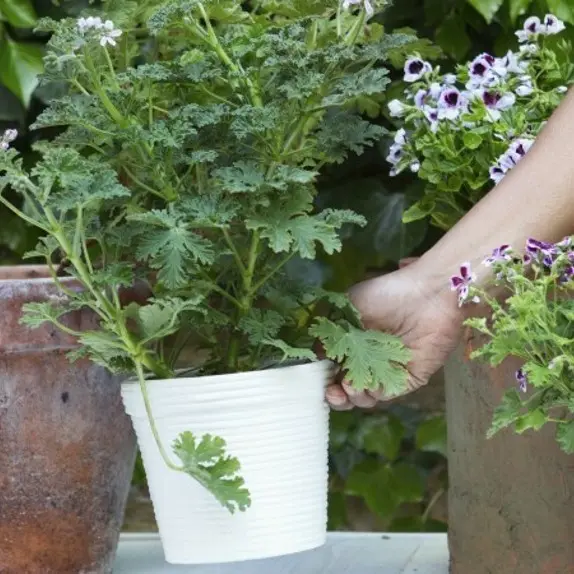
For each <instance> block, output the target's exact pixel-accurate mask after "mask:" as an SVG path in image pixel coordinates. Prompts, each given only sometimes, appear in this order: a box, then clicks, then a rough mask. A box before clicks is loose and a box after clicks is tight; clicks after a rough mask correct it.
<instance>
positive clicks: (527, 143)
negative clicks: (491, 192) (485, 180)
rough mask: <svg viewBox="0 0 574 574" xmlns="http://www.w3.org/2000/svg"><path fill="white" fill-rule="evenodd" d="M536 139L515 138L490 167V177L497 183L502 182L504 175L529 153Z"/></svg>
mask: <svg viewBox="0 0 574 574" xmlns="http://www.w3.org/2000/svg"><path fill="white" fill-rule="evenodd" d="M533 144H534V140H532V139H528V138H518V139H516V140H514V141H513V142H512V143H511V144H510V146H509V147H508V149H507V150H506V151H505V152H504V153H503V154H502V155H501V156H500V157H499V158H498V160H497V162H496V163H495V164H494V165H493V166H492V167H491V168H490V178H491V179H492V180H493V181H494V182H495V183H500V181H501V180H502V179H503V178H504V176H505V175H506V174H507V173H508V172H509V171H510V170H511V169H513V168H514V167H516V165H518V163H519V162H520V160H521V159H522V158H523V157H524V156H525V155H526V154H527V153H528V151H529V150H530V148H531V147H532V145H533Z"/></svg>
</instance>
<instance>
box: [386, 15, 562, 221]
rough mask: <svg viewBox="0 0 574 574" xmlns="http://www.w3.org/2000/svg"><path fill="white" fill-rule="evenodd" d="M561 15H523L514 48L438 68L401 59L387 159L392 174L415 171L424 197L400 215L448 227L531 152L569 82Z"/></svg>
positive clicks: (391, 104) (424, 62) (392, 108)
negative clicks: (396, 123) (452, 69)
mask: <svg viewBox="0 0 574 574" xmlns="http://www.w3.org/2000/svg"><path fill="white" fill-rule="evenodd" d="M563 30H564V24H563V23H562V22H561V21H560V20H558V18H556V17H554V16H552V15H547V16H546V17H545V18H544V19H543V20H540V19H539V18H537V17H531V18H528V19H527V20H526V21H525V23H524V27H523V29H522V30H519V31H518V32H517V33H516V35H517V38H518V42H519V49H518V50H517V51H509V52H508V53H507V54H506V55H505V56H503V57H494V56H493V55H491V54H486V53H484V54H480V55H478V56H477V57H476V58H475V59H474V60H472V61H471V62H469V63H468V64H466V65H460V66H458V68H457V69H456V73H454V74H446V75H443V74H442V73H441V70H440V67H438V66H437V67H433V66H431V64H430V63H428V62H426V61H424V60H422V59H421V58H420V57H418V56H417V55H414V56H412V57H410V58H409V59H408V60H407V62H406V64H405V75H404V80H405V82H407V83H408V84H409V85H408V87H407V89H406V90H405V98H404V99H403V100H393V101H391V102H390V103H389V111H390V114H391V116H394V117H397V118H401V120H400V121H401V122H402V125H401V126H400V129H399V130H398V131H397V132H396V133H395V135H394V143H393V144H392V145H391V147H390V150H389V155H388V158H387V160H388V161H389V162H390V164H391V165H392V166H393V167H392V170H391V174H392V175H394V174H398V173H400V172H401V171H403V170H410V171H412V172H416V173H417V174H418V176H419V177H420V178H421V179H422V180H424V181H425V182H427V185H426V187H425V191H424V195H423V197H422V198H421V199H420V200H419V201H418V202H417V203H415V204H414V205H413V206H411V208H410V209H408V210H407V211H406V212H405V214H404V221H405V222H410V221H415V220H417V219H422V218H424V217H427V216H430V218H431V220H432V222H433V224H434V225H436V226H438V227H440V228H442V229H449V228H450V227H452V226H453V225H454V223H456V222H457V221H458V219H460V217H461V216H462V215H464V213H466V212H467V211H468V210H469V209H470V208H471V207H472V206H473V205H474V204H475V203H476V202H477V201H478V200H480V199H481V198H482V197H483V196H484V195H485V194H486V193H487V192H488V191H489V190H490V189H491V188H492V187H493V186H494V185H496V184H497V183H498V182H500V181H501V180H502V178H503V177H504V175H505V174H506V173H507V172H508V171H509V170H511V169H512V168H513V167H514V166H515V165H516V164H517V163H518V162H519V161H520V160H521V159H522V157H524V155H525V154H526V153H527V152H528V150H529V148H530V147H531V145H532V143H533V142H534V140H535V138H536V136H537V134H538V133H539V131H540V129H541V128H542V126H543V125H544V123H545V122H546V121H547V120H548V118H549V117H550V115H551V114H552V112H553V111H554V109H555V108H556V107H557V106H558V105H559V103H560V102H561V100H562V99H563V97H564V94H565V93H566V91H567V86H568V85H569V84H571V83H572V77H573V76H572V72H573V66H572V63H571V45H570V44H569V43H568V42H567V41H565V40H558V39H557V38H555V37H554V36H556V35H557V34H559V33H560V32H562V31H563Z"/></svg>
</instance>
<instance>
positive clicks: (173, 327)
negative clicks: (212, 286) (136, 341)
mask: <svg viewBox="0 0 574 574" xmlns="http://www.w3.org/2000/svg"><path fill="white" fill-rule="evenodd" d="M203 299H204V298H203V295H201V294H198V295H196V296H195V297H187V298H186V299H177V298H175V297H172V298H166V299H160V300H157V301H150V302H149V303H148V304H147V305H143V306H142V307H139V308H138V310H137V320H138V325H139V327H140V330H141V334H142V336H143V337H144V341H143V343H147V342H148V341H150V340H152V339H162V338H164V337H167V336H168V335H171V334H172V333H175V332H176V331H177V330H178V328H179V324H180V322H179V316H180V315H181V313H183V312H184V311H192V310H193V311H196V310H198V306H199V305H200V304H201V302H202V301H203Z"/></svg>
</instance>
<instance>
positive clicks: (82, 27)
mask: <svg viewBox="0 0 574 574" xmlns="http://www.w3.org/2000/svg"><path fill="white" fill-rule="evenodd" d="M76 24H77V26H78V30H79V31H80V32H81V33H82V34H83V33H85V32H86V31H87V30H101V29H102V28H103V27H104V22H103V21H102V19H101V18H97V17H96V18H95V17H93V16H89V17H88V18H79V19H78V21H77V23H76Z"/></svg>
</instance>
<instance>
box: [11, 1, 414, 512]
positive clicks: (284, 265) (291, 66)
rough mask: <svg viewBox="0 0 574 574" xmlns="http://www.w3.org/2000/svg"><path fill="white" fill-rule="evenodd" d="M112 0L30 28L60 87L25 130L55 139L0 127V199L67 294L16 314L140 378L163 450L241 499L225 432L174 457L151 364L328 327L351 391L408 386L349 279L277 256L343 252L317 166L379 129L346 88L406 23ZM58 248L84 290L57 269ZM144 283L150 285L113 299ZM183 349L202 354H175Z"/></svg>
mask: <svg viewBox="0 0 574 574" xmlns="http://www.w3.org/2000/svg"><path fill="white" fill-rule="evenodd" d="M105 6H106V7H107V10H108V12H107V13H106V14H105V16H104V18H103V19H102V18H101V17H100V16H96V15H90V16H88V17H85V18H80V19H79V20H77V21H74V20H65V21H63V22H52V21H44V22H42V24H41V29H43V30H46V31H50V32H53V36H52V38H51V40H50V43H49V47H48V53H47V55H46V58H45V65H46V75H45V78H44V81H57V82H60V83H63V84H65V85H66V86H67V87H68V92H67V94H66V95H64V96H62V97H60V98H58V99H55V100H54V101H53V102H52V103H51V105H50V106H49V108H48V109H47V110H46V111H45V112H44V113H43V114H42V115H41V116H40V118H39V119H38V121H37V123H36V126H35V127H46V126H51V127H53V126H58V127H61V128H62V129H61V133H60V134H59V135H58V137H57V138H56V139H55V141H53V142H50V143H46V142H43V143H38V144H37V145H36V151H37V153H38V154H39V160H38V162H37V163H36V164H35V166H34V167H32V168H27V167H26V166H25V165H24V163H23V159H22V158H21V157H20V156H19V154H18V152H17V151H16V149H14V148H11V147H10V143H11V142H12V141H13V139H14V136H15V134H14V133H13V132H6V133H5V134H4V136H3V138H2V143H1V147H2V152H1V154H0V190H3V189H6V188H7V187H8V186H11V187H12V188H13V189H14V190H16V191H18V192H20V194H22V195H23V196H24V197H25V199H26V206H25V208H24V209H23V210H20V209H18V208H17V207H16V206H15V205H13V204H12V203H10V201H9V200H8V199H7V198H6V197H5V196H4V195H0V201H1V202H2V203H4V204H5V205H6V206H7V207H8V208H10V209H11V210H13V211H14V212H16V213H17V214H18V215H19V216H20V217H22V218H23V219H25V220H26V221H28V222H29V223H31V224H32V225H34V226H36V227H38V228H40V229H41V230H42V231H43V232H44V234H45V235H44V236H43V237H42V239H41V241H40V243H39V245H38V246H37V249H36V250H35V251H34V253H32V254H31V255H33V256H40V257H43V258H45V260H46V262H47V264H48V266H49V267H50V269H51V272H52V275H53V278H54V281H55V282H56V283H57V284H58V285H59V287H60V289H61V290H62V293H63V295H65V297H64V298H62V300H59V301H52V302H49V303H36V304H32V305H28V306H27V308H26V314H25V316H24V318H23V321H24V322H25V323H27V324H28V325H31V326H32V327H34V326H37V325H40V324H42V323H43V322H45V321H49V322H51V323H53V324H54V325H56V326H57V327H58V328H60V329H63V330H65V331H67V332H69V333H71V334H73V335H75V336H77V337H78V338H79V340H80V342H81V344H82V349H81V350H80V351H79V352H75V353H74V356H73V358H78V357H83V356H88V357H89V358H90V359H91V360H93V361H95V362H97V363H99V364H102V365H104V366H105V367H107V368H108V369H111V370H112V371H114V372H119V373H127V374H135V375H136V376H137V379H138V380H139V382H140V385H141V389H142V393H143V397H144V401H145V404H146V408H147V409H148V415H149V418H150V425H151V429H152V432H153V433H154V436H155V438H156V441H157V442H158V447H159V449H160V452H161V454H162V456H163V458H164V460H165V462H166V464H168V465H169V466H170V468H172V469H174V470H175V471H179V472H184V473H187V474H189V475H190V476H192V477H193V478H195V479H197V480H198V481H200V482H201V484H203V485H204V486H206V487H207V488H208V489H209V490H210V491H211V492H212V493H213V494H214V495H215V496H216V497H217V498H218V500H219V501H220V502H221V503H222V504H223V505H225V506H226V507H227V508H229V510H231V511H233V510H235V509H237V508H239V509H241V510H243V509H244V508H245V507H246V506H247V505H248V504H249V496H248V493H247V491H246V490H245V488H244V486H243V481H242V479H241V478H240V477H239V476H237V475H236V472H237V471H238V469H239V463H238V462H237V461H236V460H235V459H233V458H231V457H228V456H227V455H226V454H225V451H224V447H225V442H224V441H223V440H222V439H220V438H213V437H209V436H206V437H203V439H202V440H201V441H199V440H198V441H196V439H195V437H194V436H193V435H191V433H183V434H182V435H181V436H180V437H179V438H178V439H177V441H176V442H175V444H174V445H173V450H174V453H175V455H176V456H177V457H178V458H179V459H180V462H179V463H178V464H176V463H174V462H173V461H172V459H171V457H170V456H169V455H168V453H167V452H166V450H165V448H164V447H163V445H162V444H161V441H160V440H159V437H158V435H157V430H156V428H155V424H154V420H153V414H152V413H151V407H150V404H149V400H148V396H147V391H146V384H145V379H146V378H147V377H157V378H162V379H166V378H173V377H174V376H176V370H177V369H179V368H182V367H183V368H186V369H188V372H189V368H190V367H195V368H196V372H199V373H201V374H211V373H216V374H219V373H228V372H236V371H248V370H253V369H259V368H264V367H266V366H272V365H275V364H277V363H280V362H282V361H284V360H288V359H289V360H314V359H316V355H315V353H314V352H313V351H312V350H311V347H312V343H313V341H314V339H319V340H320V341H321V343H322V345H323V347H324V350H325V353H326V355H327V357H329V358H331V359H333V360H337V361H338V362H339V363H340V364H341V365H342V367H343V369H344V370H346V371H347V375H348V377H349V378H350V379H351V380H352V381H353V383H354V384H355V385H356V387H357V388H375V387H378V385H379V384H380V383H381V382H384V384H385V386H386V389H387V391H388V393H389V394H391V395H392V394H394V393H398V392H400V391H401V389H402V388H403V386H404V384H405V382H406V367H405V365H406V363H407V361H408V352H407V350H406V349H405V348H404V347H403V346H402V344H401V343H400V341H398V340H397V339H395V338H393V337H391V336H389V335H385V334H383V333H379V332H373V331H364V330H363V329H362V328H361V325H360V321H359V317H358V314H357V312H356V310H355V309H354V308H353V307H352V305H351V304H350V302H349V301H348V299H347V298H346V297H345V296H344V295H342V294H339V293H332V292H329V291H326V290H323V289H319V288H310V287H308V286H303V285H301V284H299V283H297V282H296V281H294V280H292V279H290V276H289V274H288V273H287V270H288V268H289V263H290V262H291V261H293V260H294V259H296V258H306V259H314V258H315V257H316V254H317V251H318V250H319V249H322V250H323V251H325V252H326V253H327V254H330V253H333V252H335V251H339V250H340V249H341V240H340V238H339V230H340V229H341V228H342V227H343V226H344V225H363V224H364V221H363V219H362V217H359V216H358V215H356V214H355V213H353V212H351V211H349V210H333V209H328V210H325V211H322V212H319V213H317V212H316V210H315V209H314V204H313V200H314V197H315V195H316V188H315V180H316V178H317V175H318V171H319V170H320V169H321V167H322V166H323V165H325V164H330V163H336V162H340V161H342V160H343V159H344V158H345V157H346V155H347V154H348V153H349V151H350V150H352V151H353V152H356V153H361V151H362V150H363V148H364V147H365V146H369V145H372V144H373V143H374V142H376V141H377V140H378V139H379V138H380V137H381V134H382V129H381V128H380V127H378V126H377V125H373V124H371V123H369V122H367V121H365V120H364V119H362V118H361V116H360V114H359V113H358V111H357V110H356V102H357V100H358V98H360V97H361V96H365V95H368V94H375V93H379V92H381V91H383V90H384V89H385V86H386V84H387V83H388V80H387V77H386V76H387V71H386V70H385V69H384V68H383V67H382V66H377V65H375V64H379V63H380V62H381V61H383V60H384V59H385V58H386V57H387V55H388V54H389V53H390V52H391V51H392V50H396V49H398V48H400V47H401V46H404V45H406V44H408V42H410V41H411V37H409V36H405V35H391V34H384V33H383V30H382V27H381V26H379V25H377V24H375V23H371V22H370V16H372V15H373V13H374V11H375V9H376V10H380V9H381V8H382V3H380V2H378V3H376V4H375V3H370V2H366V1H365V2H359V1H350V0H349V1H345V2H344V3H341V4H339V3H338V2H336V1H333V0H317V1H314V2H299V1H297V0H293V1H290V2H280V3H277V2H274V1H266V0H265V1H263V2H257V3H253V6H254V7H253V8H252V9H249V8H248V7H243V6H242V4H241V3H238V2H235V1H232V0H205V1H200V0H186V1H177V0H174V1H169V2H163V1H161V2H160V1H158V2H156V3H155V4H154V2H146V3H145V4H144V5H142V6H139V5H138V3H115V2H109V3H106V4H105ZM115 6H119V7H120V10H119V11H115V10H114V7H115ZM58 261H61V262H62V267H63V269H64V271H65V272H66V273H68V274H70V275H72V276H73V277H75V278H76V279H77V281H78V282H79V283H80V284H81V286H82V287H83V289H82V290H80V291H74V290H71V289H69V288H67V287H66V285H65V284H64V283H62V282H61V281H60V278H59V276H60V273H59V271H60V270H59V269H58V268H57V262H58ZM137 282H140V283H141V282H143V283H144V284H145V285H146V286H147V289H148V290H149V297H148V298H147V300H145V301H139V302H132V303H131V304H129V305H125V304H123V303H122V301H123V299H122V297H121V292H122V290H123V289H124V288H129V287H130V286H132V285H134V284H135V283H137ZM81 307H88V308H90V309H92V310H93V311H94V313H96V314H97V315H98V316H99V318H100V328H99V330H97V331H87V332H75V331H73V330H72V329H71V328H70V327H69V326H68V325H67V323H66V320H65V314H66V312H68V311H70V310H73V309H77V308H81ZM190 346H191V347H192V348H193V349H194V351H196V352H195V353H194V357H195V359H196V360H194V361H189V360H182V359H181V358H180V357H182V352H183V351H184V350H185V349H187V348H189V347H190ZM200 359H201V360H200Z"/></svg>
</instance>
